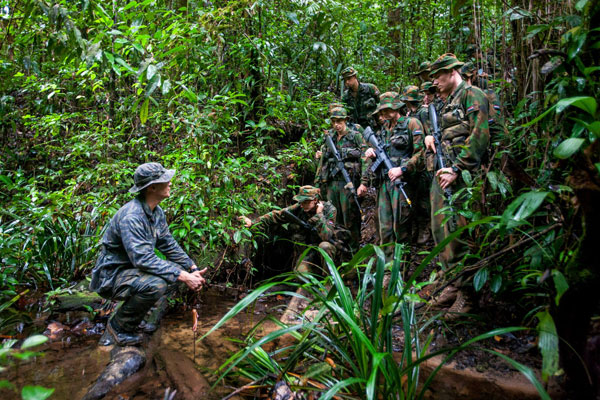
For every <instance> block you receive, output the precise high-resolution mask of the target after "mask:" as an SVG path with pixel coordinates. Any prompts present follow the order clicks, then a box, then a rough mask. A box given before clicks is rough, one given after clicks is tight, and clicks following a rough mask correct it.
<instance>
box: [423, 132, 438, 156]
mask: <svg viewBox="0 0 600 400" xmlns="http://www.w3.org/2000/svg"><path fill="white" fill-rule="evenodd" d="M425 147H426V148H427V150H431V151H433V154H437V150H436V149H435V139H434V138H433V136H431V135H427V136H425Z"/></svg>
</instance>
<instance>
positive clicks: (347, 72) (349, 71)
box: [342, 67, 356, 79]
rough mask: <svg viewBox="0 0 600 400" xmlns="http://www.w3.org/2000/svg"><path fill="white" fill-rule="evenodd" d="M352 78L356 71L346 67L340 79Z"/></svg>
mask: <svg viewBox="0 0 600 400" xmlns="http://www.w3.org/2000/svg"><path fill="white" fill-rule="evenodd" d="M352 76H356V70H355V69H354V68H352V67H347V68H344V70H342V78H344V79H348V78H350V77H352Z"/></svg>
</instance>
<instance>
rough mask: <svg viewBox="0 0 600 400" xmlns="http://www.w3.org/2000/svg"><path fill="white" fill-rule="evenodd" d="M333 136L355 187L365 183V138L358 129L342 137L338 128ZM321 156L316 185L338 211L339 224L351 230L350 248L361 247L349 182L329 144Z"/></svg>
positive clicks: (358, 217) (356, 214) (350, 130)
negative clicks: (340, 169)
mask: <svg viewBox="0 0 600 400" xmlns="http://www.w3.org/2000/svg"><path fill="white" fill-rule="evenodd" d="M331 133H332V134H331V139H332V141H333V144H334V145H335V146H336V148H337V150H338V152H339V154H340V157H342V160H343V161H344V167H345V168H346V171H348V174H349V175H350V179H352V184H353V185H354V188H355V189H356V188H358V186H359V182H362V176H363V162H362V158H361V156H362V155H363V154H364V152H365V150H366V149H367V147H366V144H365V142H364V139H363V137H362V135H361V134H360V132H358V131H357V130H353V129H349V128H347V133H346V134H345V135H344V136H342V137H340V138H339V141H338V137H337V134H336V132H335V131H333V130H332V131H331ZM321 152H322V156H321V159H320V160H319V166H318V167H317V177H316V179H315V186H319V187H321V188H322V189H323V192H324V194H325V198H326V199H327V201H329V202H331V203H332V204H333V206H334V207H335V208H336V210H337V218H336V223H337V224H338V225H342V226H344V227H346V229H348V230H349V231H350V233H351V236H352V242H351V243H350V247H351V248H352V249H358V245H359V243H360V224H361V216H360V211H359V210H358V207H357V206H356V203H355V202H354V200H353V199H352V195H351V194H350V191H349V190H348V189H346V188H345V185H346V182H345V181H344V178H343V176H342V173H341V171H339V170H338V168H337V162H336V159H335V157H334V155H333V153H332V152H331V151H330V150H329V147H327V145H326V144H324V145H323V146H322V147H321Z"/></svg>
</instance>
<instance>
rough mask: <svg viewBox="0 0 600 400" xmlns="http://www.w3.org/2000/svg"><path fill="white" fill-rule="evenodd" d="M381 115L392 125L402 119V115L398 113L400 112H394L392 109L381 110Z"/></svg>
mask: <svg viewBox="0 0 600 400" xmlns="http://www.w3.org/2000/svg"><path fill="white" fill-rule="evenodd" d="M380 114H381V115H382V117H383V119H384V120H386V121H390V122H392V123H394V122H396V121H398V118H400V113H399V112H398V110H392V109H391V108H384V109H383V110H381V112H380Z"/></svg>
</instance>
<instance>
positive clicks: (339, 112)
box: [329, 107, 348, 119]
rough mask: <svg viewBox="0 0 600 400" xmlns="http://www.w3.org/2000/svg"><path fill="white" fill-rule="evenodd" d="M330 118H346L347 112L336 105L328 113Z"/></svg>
mask: <svg viewBox="0 0 600 400" xmlns="http://www.w3.org/2000/svg"><path fill="white" fill-rule="evenodd" d="M329 118H330V119H348V112H346V109H345V108H344V107H336V108H334V109H332V110H331V112H330V113H329Z"/></svg>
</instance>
